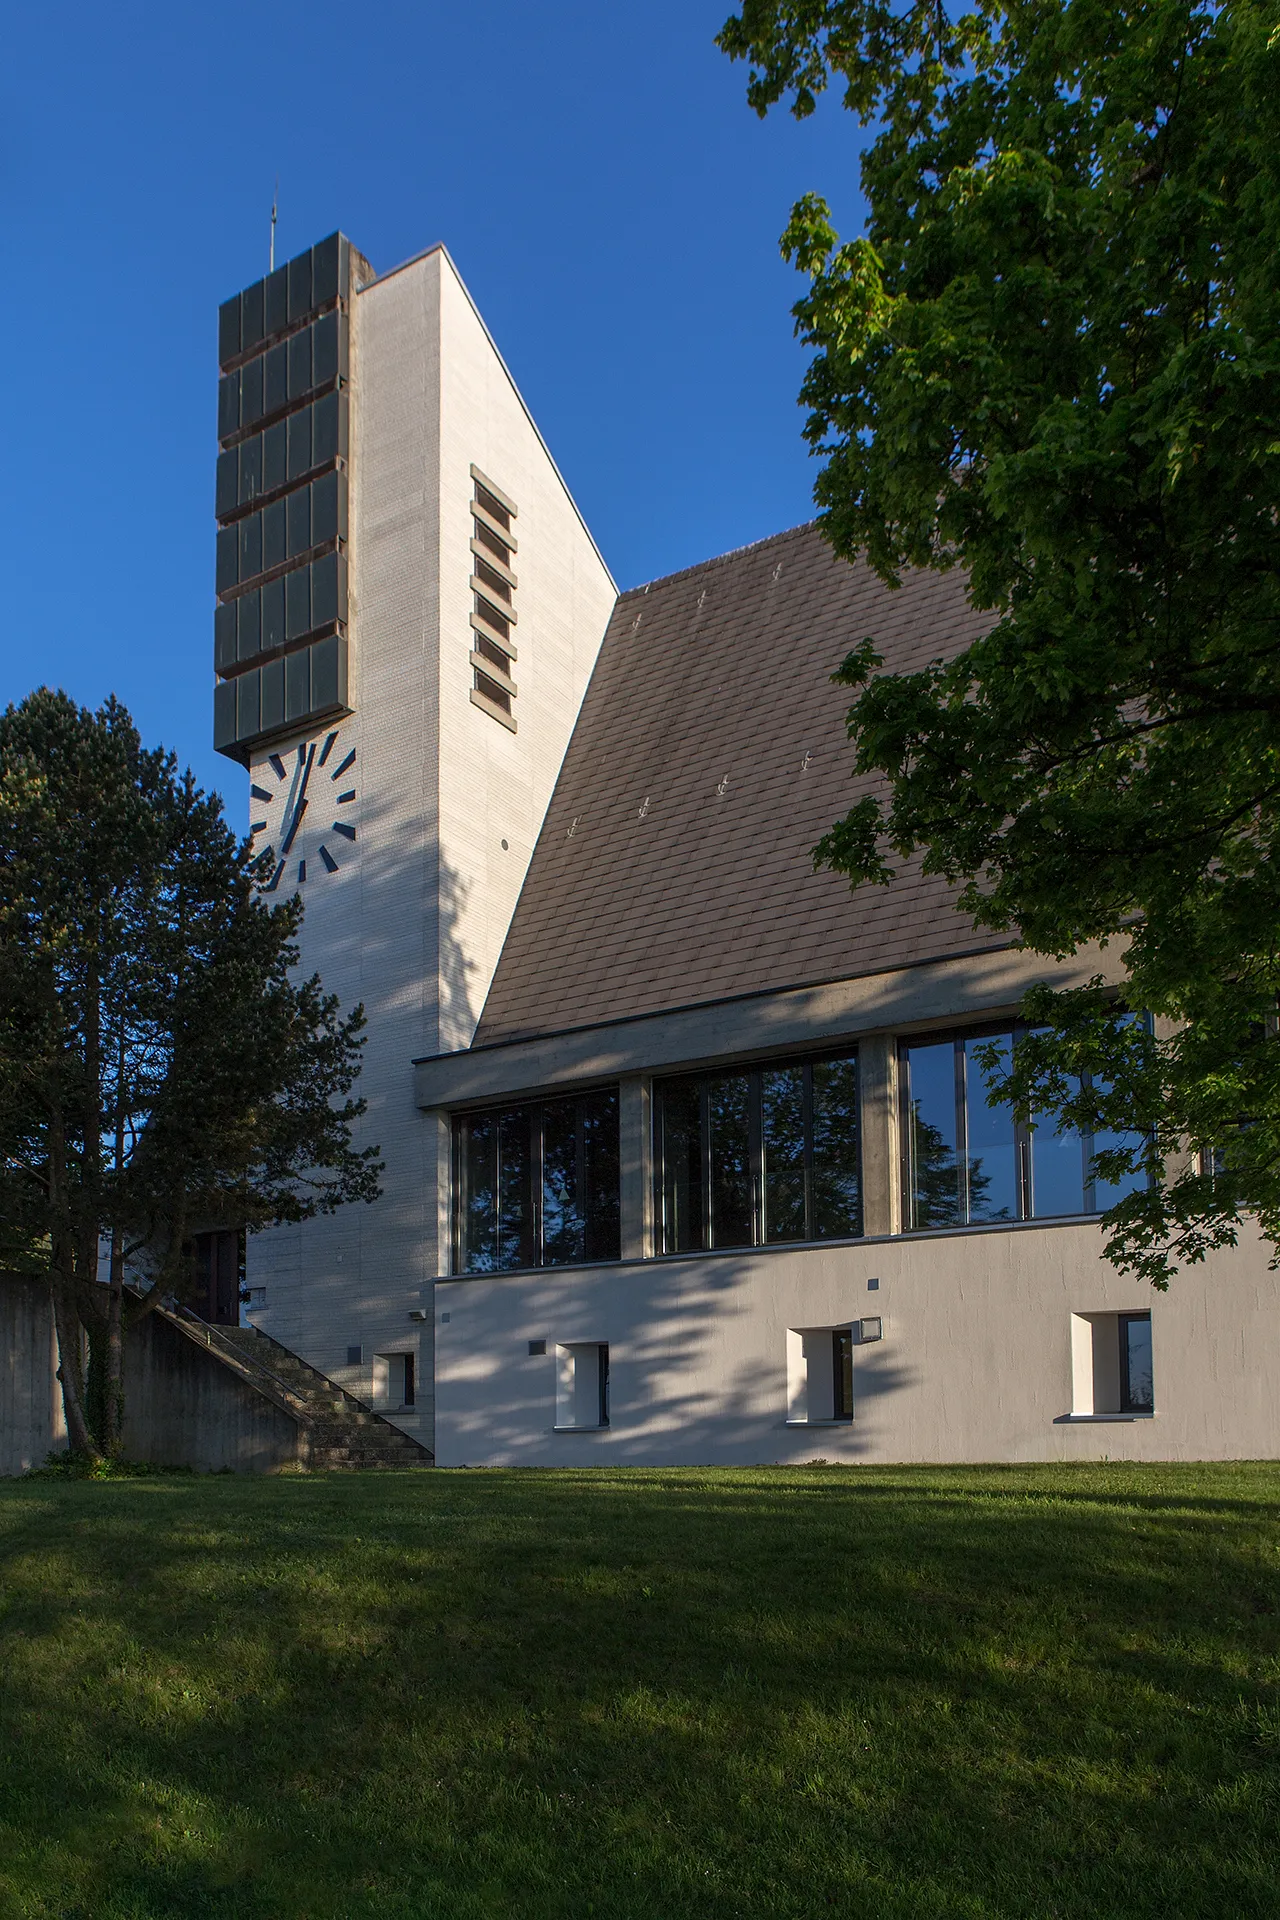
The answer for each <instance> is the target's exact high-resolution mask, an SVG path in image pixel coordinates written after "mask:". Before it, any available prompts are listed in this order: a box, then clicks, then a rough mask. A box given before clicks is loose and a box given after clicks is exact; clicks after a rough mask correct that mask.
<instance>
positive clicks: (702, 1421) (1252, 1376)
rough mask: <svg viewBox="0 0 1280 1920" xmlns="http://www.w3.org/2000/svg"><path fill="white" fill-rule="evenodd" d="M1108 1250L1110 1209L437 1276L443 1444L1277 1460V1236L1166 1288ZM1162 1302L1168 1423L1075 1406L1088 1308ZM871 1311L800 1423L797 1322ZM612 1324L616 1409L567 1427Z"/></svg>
mask: <svg viewBox="0 0 1280 1920" xmlns="http://www.w3.org/2000/svg"><path fill="white" fill-rule="evenodd" d="M1100 1253H1101V1234H1100V1231H1099V1229H1098V1228H1097V1227H1096V1226H1094V1225H1091V1224H1070V1225H1062V1226H1027V1227H988V1228H974V1229H970V1230H968V1231H966V1232H958V1233H949V1234H937V1235H921V1236H912V1237H910V1238H898V1239H887V1238H886V1239H880V1240H865V1241H862V1242H859V1243H856V1244H854V1243H845V1244H842V1245H840V1246H833V1247H830V1248H821V1247H806V1248H800V1249H795V1250H784V1249H780V1248H779V1249H769V1250H758V1251H752V1252H746V1253H724V1254H703V1255H690V1256H687V1257H677V1258H671V1259H661V1260H650V1261H644V1262H624V1263H622V1264H621V1265H618V1266H614V1267H604V1268H596V1269H586V1270H583V1269H577V1270H574V1271H572V1272H563V1273H560V1274H552V1273H547V1274H543V1275H520V1276H512V1277H509V1278H505V1279H494V1280H489V1279H485V1280H479V1279H477V1280H452V1281H441V1282H439V1283H438V1284H437V1287H436V1309H437V1312H436V1320H437V1328H436V1395H437V1408H438V1413H437V1426H436V1448H437V1459H438V1462H439V1464H440V1465H441V1466H458V1465H462V1464H467V1465H472V1466H480V1465H485V1466H496V1465H504V1464H520V1465H534V1464H546V1465H557V1466H585V1465H591V1464H600V1465H604V1464H615V1465H621V1464H624V1463H626V1464H637V1465H639V1464H646V1465H668V1464H681V1463H726V1464H730V1463H742V1464H751V1463H758V1462H769V1461H783V1462H786V1461H801V1460H810V1459H814V1458H825V1459H829V1460H847V1461H859V1460H861V1461H876V1462H892V1461H912V1460H915V1461H982V1460H1097V1459H1102V1458H1109V1459H1113V1460H1213V1459H1240V1458H1271V1457H1274V1456H1275V1455H1276V1454H1277V1453H1280V1367H1278V1366H1277V1358H1278V1355H1277V1334H1278V1331H1280V1321H1278V1318H1277V1309H1278V1308H1280V1276H1277V1275H1276V1274H1274V1273H1271V1272H1269V1271H1268V1270H1267V1250H1266V1249H1265V1248H1264V1247H1263V1246H1262V1245H1260V1244H1251V1245H1248V1246H1241V1247H1240V1248H1239V1249H1237V1250H1236V1251H1235V1252H1232V1253H1226V1254H1221V1255H1217V1256H1215V1257H1213V1258H1211V1259H1210V1260H1209V1261H1207V1262H1206V1263H1205V1265H1204V1266H1202V1267H1196V1268H1192V1269H1190V1270H1188V1271H1186V1272H1183V1273H1181V1274H1179V1275H1178V1277H1177V1279H1176V1280H1175V1282H1174V1283H1173V1285H1172V1286H1171V1288H1170V1290H1169V1292H1168V1293H1167V1294H1163V1295H1158V1294H1153V1293H1152V1292H1151V1290H1150V1289H1149V1288H1144V1287H1142V1286H1139V1285H1138V1284H1137V1283H1136V1282H1134V1281H1132V1280H1128V1279H1124V1278H1122V1277H1121V1276H1120V1275H1118V1274H1117V1273H1116V1272H1115V1271H1114V1269H1113V1268H1111V1267H1110V1266H1109V1265H1108V1264H1107V1263H1106V1262H1105V1261H1104V1260H1103V1259H1101V1257H1100ZM872 1280H876V1281H878V1282H879V1285H878V1286H877V1287H875V1288H874V1289H873V1288H872V1287H871V1285H870V1283H871V1281H872ZM1148 1308H1149V1309H1150V1312H1151V1320H1152V1341H1153V1348H1154V1376H1155V1413H1154V1416H1152V1417H1149V1418H1141V1417H1139V1418H1128V1419H1119V1418H1114V1417H1112V1418H1090V1417H1087V1415H1084V1414H1081V1415H1074V1414H1073V1409H1074V1408H1075V1407H1076V1406H1077V1404H1078V1403H1079V1399H1080V1391H1081V1386H1082V1384H1083V1383H1082V1381H1081V1380H1079V1379H1077V1378H1075V1377H1073V1334H1075V1335H1076V1336H1077V1337H1076V1339H1075V1342H1074V1344H1075V1345H1076V1347H1077V1348H1078V1347H1079V1346H1080V1345H1081V1342H1080V1340H1079V1338H1078V1333H1079V1326H1080V1324H1081V1320H1082V1317H1083V1316H1097V1315H1100V1314H1109V1313H1116V1312H1134V1311H1144V1310H1146V1309H1148ZM871 1316H878V1317H879V1318H880V1320H881V1322H882V1329H883V1337H882V1338H881V1339H880V1340H878V1341H875V1342H870V1343H868V1344H865V1345H858V1346H855V1349H854V1417H853V1419H852V1421H850V1422H848V1423H841V1424H826V1425H789V1424H788V1409H789V1405H790V1404H792V1402H793V1401H794V1397H795V1382H794V1380H791V1381H790V1382H789V1379H788V1355H789V1349H790V1350H791V1354H792V1370H793V1371H794V1368H795V1364H796V1361H795V1350H796V1349H797V1346H798V1345H800V1344H802V1343H801V1342H798V1341H797V1338H796V1336H803V1335H805V1334H806V1333H811V1332H813V1330H815V1329H826V1328H834V1327H837V1326H841V1325H844V1326H848V1325H849V1324H850V1323H851V1322H856V1321H861V1320H862V1319H863V1318H864V1317H868V1318H869V1317H871ZM1084 1324H1086V1325H1089V1324H1091V1323H1090V1322H1085V1323H1084ZM531 1341H534V1342H537V1341H545V1342H546V1352H545V1354H535V1355H531V1354H530V1353H529V1343H530V1342H531ZM601 1341H603V1342H607V1343H608V1345H609V1359H610V1374H611V1423H610V1425H609V1427H608V1428H607V1429H605V1430H599V1429H597V1430H577V1431H572V1432H563V1431H560V1432H557V1431H555V1428H556V1423H557V1416H556V1392H557V1378H558V1372H557V1369H558V1366H559V1365H560V1364H561V1362H560V1359H559V1356H558V1353H557V1349H559V1348H563V1347H569V1346H578V1345H580V1344H582V1343H586V1342H601ZM1079 1364H1080V1356H1079V1355H1077V1370H1078V1367H1079Z"/></svg>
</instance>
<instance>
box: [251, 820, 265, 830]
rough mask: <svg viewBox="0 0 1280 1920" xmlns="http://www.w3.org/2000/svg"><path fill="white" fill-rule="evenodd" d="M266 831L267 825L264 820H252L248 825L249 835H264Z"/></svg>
mask: <svg viewBox="0 0 1280 1920" xmlns="http://www.w3.org/2000/svg"><path fill="white" fill-rule="evenodd" d="M266 830H267V823H266V821H265V820H252V821H250V823H249V831H250V833H265V832H266Z"/></svg>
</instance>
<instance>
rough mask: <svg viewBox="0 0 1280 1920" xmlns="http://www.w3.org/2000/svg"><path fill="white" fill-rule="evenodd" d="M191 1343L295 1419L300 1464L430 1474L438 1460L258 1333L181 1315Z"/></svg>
mask: <svg viewBox="0 0 1280 1920" xmlns="http://www.w3.org/2000/svg"><path fill="white" fill-rule="evenodd" d="M168 1317H171V1318H172V1319H173V1320H174V1322H175V1324H177V1325H178V1326H180V1327H181V1328H182V1331H183V1332H184V1333H185V1334H186V1335H187V1336H188V1338H189V1339H192V1340H196V1341H198V1343H199V1344H200V1345H201V1346H203V1347H205V1348H206V1349H207V1350H208V1351H210V1352H211V1353H214V1354H216V1355H217V1356H218V1358H219V1359H220V1360H221V1361H222V1362H223V1364H224V1365H225V1366H229V1367H230V1368H231V1369H232V1370H233V1371H234V1372H236V1373H238V1374H239V1375H240V1376H241V1378H242V1379H244V1380H245V1381H246V1382H247V1383H248V1384H249V1385H250V1386H253V1387H256V1389H257V1390H258V1392H260V1393H263V1394H265V1395H266V1397H267V1398H268V1399H269V1400H274V1401H275V1402H276V1404H277V1405H278V1406H283V1407H285V1408H287V1410H288V1411H289V1412H290V1413H292V1414H293V1416H294V1418H295V1419H296V1420H297V1422H298V1427H299V1451H298V1458H299V1464H300V1465H303V1466H306V1467H310V1468H311V1469H313V1470H323V1471H328V1472H335V1471H336V1472H354V1471H356V1470H358V1469H363V1468H369V1467H395V1468H399V1469H402V1470H403V1469H404V1468H406V1467H430V1466H434V1464H435V1456H434V1454H432V1453H431V1452H430V1451H429V1449H428V1448H426V1447H424V1446H422V1445H421V1444H420V1443H419V1442H418V1441H417V1440H415V1439H413V1438H412V1436H411V1435H409V1434H407V1433H404V1432H402V1431H401V1429H400V1428H399V1427H395V1426H392V1424H391V1422H390V1421H389V1420H384V1419H383V1418H382V1416H381V1415H380V1414H376V1413H374V1412H373V1411H372V1410H371V1409H370V1408H369V1407H366V1406H365V1405H364V1403H363V1401H360V1400H357V1399H356V1397H355V1395H354V1394H350V1393H348V1392H347V1391H346V1389H345V1388H344V1387H340V1386H338V1385H337V1383H336V1382H335V1381H333V1380H330V1379H329V1377H328V1375H327V1374H323V1373H321V1372H320V1371H319V1370H318V1369H317V1368H316V1367H311V1366H308V1365H307V1362H306V1361H305V1360H300V1359H299V1358H298V1356H297V1354H296V1353H291V1352H290V1351H289V1349H288V1347H282V1346H281V1345H280V1342H279V1341H278V1340H273V1339H272V1338H271V1337H270V1335H269V1334H265V1333H261V1332H259V1330H258V1329H257V1328H256V1327H218V1326H212V1325H210V1324H209V1322H208V1321H205V1320H201V1319H200V1318H199V1317H198V1316H197V1315H196V1314H193V1313H190V1312H189V1311H188V1310H187V1309H185V1308H181V1307H179V1308H178V1309H177V1310H176V1311H174V1310H173V1309H170V1310H169V1316H168Z"/></svg>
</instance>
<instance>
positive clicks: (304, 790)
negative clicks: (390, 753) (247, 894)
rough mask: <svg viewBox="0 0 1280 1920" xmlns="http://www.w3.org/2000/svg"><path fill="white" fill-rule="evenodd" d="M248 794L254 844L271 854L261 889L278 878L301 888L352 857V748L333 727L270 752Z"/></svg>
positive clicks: (273, 887) (274, 885) (276, 884)
mask: <svg viewBox="0 0 1280 1920" xmlns="http://www.w3.org/2000/svg"><path fill="white" fill-rule="evenodd" d="M249 794H250V798H251V800H252V803H253V805H252V816H253V817H252V818H251V819H250V823H249V831H250V833H251V834H252V835H253V838H254V845H255V847H256V848H257V851H258V852H259V853H260V854H261V853H263V852H270V854H271V855H272V858H273V864H272V869H271V873H270V875H269V876H268V878H267V880H266V882H265V884H264V886H263V892H264V893H274V892H275V891H276V889H277V887H279V886H280V884H281V882H282V881H283V883H284V885H285V887H286V888H288V889H289V890H290V891H291V890H292V889H293V888H294V887H295V886H298V887H303V886H305V885H306V883H307V881H308V879H315V877H316V876H317V875H318V874H330V873H336V872H337V871H338V869H339V867H340V866H341V865H342V863H343V861H344V859H347V860H349V859H350V858H351V854H352V852H353V849H354V844H355V838H356V828H355V822H354V820H353V819H351V817H350V816H351V815H352V814H354V812H355V801H356V750H355V748H354V747H348V746H347V745H346V743H345V741H343V740H341V739H340V737H339V730H338V728H337V727H334V728H333V729H332V730H331V731H329V732H325V733H320V734H317V735H316V737H315V739H314V740H304V741H302V743H301V744H300V745H299V746H297V747H292V748H290V750H289V752H288V753H286V754H279V753H272V754H269V755H268V756H267V758H266V760H264V761H263V763H262V765H261V766H260V767H259V768H258V769H257V777H256V778H255V780H254V783H253V785H252V786H251V787H250V789H249Z"/></svg>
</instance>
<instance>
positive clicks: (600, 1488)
mask: <svg viewBox="0 0 1280 1920" xmlns="http://www.w3.org/2000/svg"><path fill="white" fill-rule="evenodd" d="M1278 1495H1280V1473H1278V1472H1277V1471H1276V1470H1275V1469H1272V1468H1268V1467H1255V1468H1221V1467H1215V1468H1201V1469H1193V1468H1170V1469H1157V1468H1131V1467H1126V1468H1106V1467H1089V1468H1034V1469H1025V1470H1018V1469H1004V1468H1002V1469H992V1470H984V1469H961V1470H952V1471H944V1470H937V1471H931V1470H901V1471H897V1472H884V1471H879V1470H873V1469H866V1468H854V1469H824V1468H801V1469H792V1470H753V1471H741V1472H710V1471H702V1472H698V1471H691V1470H677V1471H663V1470H634V1471H608V1470H602V1469H596V1470H587V1471H582V1472H576V1473H575V1472H567V1471H566V1472H560V1473H540V1472H536V1471H524V1472H479V1473H476V1472H472V1473H467V1472H459V1473H451V1474H443V1473H440V1474H435V1475H430V1476H427V1475H416V1476H414V1475H410V1476H388V1477H379V1476H365V1477H356V1478H351V1479H325V1480H320V1479H315V1480H304V1479H296V1480H278V1481H268V1482H256V1483H254V1482H249V1483H245V1482H229V1481H220V1482H196V1483H191V1484H172V1483H170V1484H161V1483H154V1484H149V1485H145V1484H133V1485H130V1484H120V1485H107V1486H101V1487H99V1486H67V1487H63V1486H56V1487H53V1486H50V1485H48V1484H47V1483H46V1484H43V1485H28V1486H21V1487H16V1488H14V1489H13V1490H12V1491H10V1490H8V1489H5V1490H4V1491H3V1492H0V1651H2V1652H3V1666H2V1668H0V1715H2V1718H3V1736H2V1745H0V1751H2V1752H3V1755H4V1758H3V1760H2V1761H0V1913H4V1914H7V1913H8V1912H9V1911H10V1910H11V1911H13V1912H14V1913H15V1914H18V1913H20V1914H23V1915H31V1916H41V1917H42V1916H44V1915H50V1916H52V1915H55V1914H56V1915H59V1916H72V1915H74V1916H80V1915H84V1916H86V1920H88V1916H93V1920H126V1917H127V1920H151V1916H153V1915H155V1916H160V1915H165V1916H168V1915H174V1914H187V1913H190V1914H206V1913H207V1914H217V1915H228V1916H229V1915H233V1914H234V1915H237V1916H241V1915H243V1916H254V1917H255V1920H256V1916H259V1915H261V1916H268V1915H270V1916H273V1920H274V1917H275V1916H299V1920H300V1917H301V1916H304V1915H305V1916H308V1917H309V1920H317V1917H318V1916H322V1915H323V1916H334V1917H335V1920H336V1917H337V1916H343V1920H346V1917H347V1916H352V1917H355V1916H364V1915H366V1914H367V1915H370V1916H373V1915H375V1914H376V1915H378V1916H380V1917H381V1920H387V1917H388V1916H389V1917H390V1920H399V1916H401V1915H404V1916H406V1917H407V1916H409V1915H413V1916H415V1920H417V1916H421V1915H436V1914H439V1915H442V1916H443V1915H448V1916H451V1920H452V1916H463V1917H464V1920H465V1917H469V1916H471V1915H477V1916H479V1915H490V1914H508V1913H510V1914H520V1915H525V1914H528V1915H531V1916H538V1917H539V1920H540V1917H541V1916H544V1915H546V1916H553V1915H555V1916H560V1915H578V1914H589V1913H591V1914H601V1915H604V1914H607V1915H619V1916H623V1915H626V1916H630V1915H644V1916H647V1915H654V1916H658V1915H661V1916H664V1920H666V1916H672V1915H682V1914H685V1913H693V1912H697V1913H699V1914H700V1915H711V1916H721V1915H723V1916H726V1920H727V1916H730V1915H734V1916H740V1915H755V1914H760V1915H795V1916H801V1915H805V1916H807V1915H810V1914H813V1913H818V1912H825V1911H835V1910H838V1911H841V1912H844V1913H854V1914H858V1913H866V1914H869V1915H876V1916H879V1915H898V1914H902V1915H908V1914H910V1915H916V1914H919V1915H925V1914H928V1915H953V1914H954V1915H957V1916H958V1915H965V1916H973V1915H1002V1916H1003V1915H1037V1916H1039V1915H1045V1916H1050V1915H1063V1916H1066V1915H1068V1914H1070V1915H1072V1916H1073V1917H1074V1916H1078V1915H1080V1914H1084V1913H1087V1914H1089V1915H1107V1914H1111V1913H1115V1914H1122V1913H1123V1914H1125V1915H1134V1914H1147V1913H1150V1914H1156V1913H1157V1912H1158V1913H1160V1914H1161V1915H1167V1914H1169V1913H1171V1912H1173V1913H1177V1914H1178V1915H1180V1916H1182V1915H1187V1916H1191V1915H1200V1914H1203V1915H1213V1916H1215V1920H1216V1917H1217V1916H1219V1915H1222V1914H1224V1913H1228V1912H1229V1913H1231V1914H1233V1915H1234V1914H1241V1915H1244V1914H1258V1915H1263V1914H1265V1915H1268V1916H1269V1915H1271V1914H1274V1913H1275V1912H1276V1911H1277V1910H1280V1877H1278V1876H1277V1872H1276V1867H1275V1863H1274V1859H1273V1854H1272V1833H1273V1830H1274V1821H1275V1818H1276V1813H1277V1809H1278V1805H1280V1793H1278V1790H1277V1762H1278V1760H1280V1737H1277V1736H1276V1733H1275V1719H1274V1715H1275V1701H1274V1697H1273V1694H1272V1693H1271V1692H1270V1691H1269V1684H1270V1682H1271V1681H1272V1679H1273V1677H1274V1671H1275V1668H1274V1662H1275V1657H1276V1654H1277V1652H1278V1651H1280V1644H1278V1642H1280V1634H1278V1633H1277V1618H1278V1615H1277V1608H1278V1607H1280V1585H1278V1580H1277V1556H1276V1546H1275V1542H1276V1530H1275V1522H1276V1517H1277V1515H1276V1508H1277V1496H1278ZM6 1903H7V1904H6Z"/></svg>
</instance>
